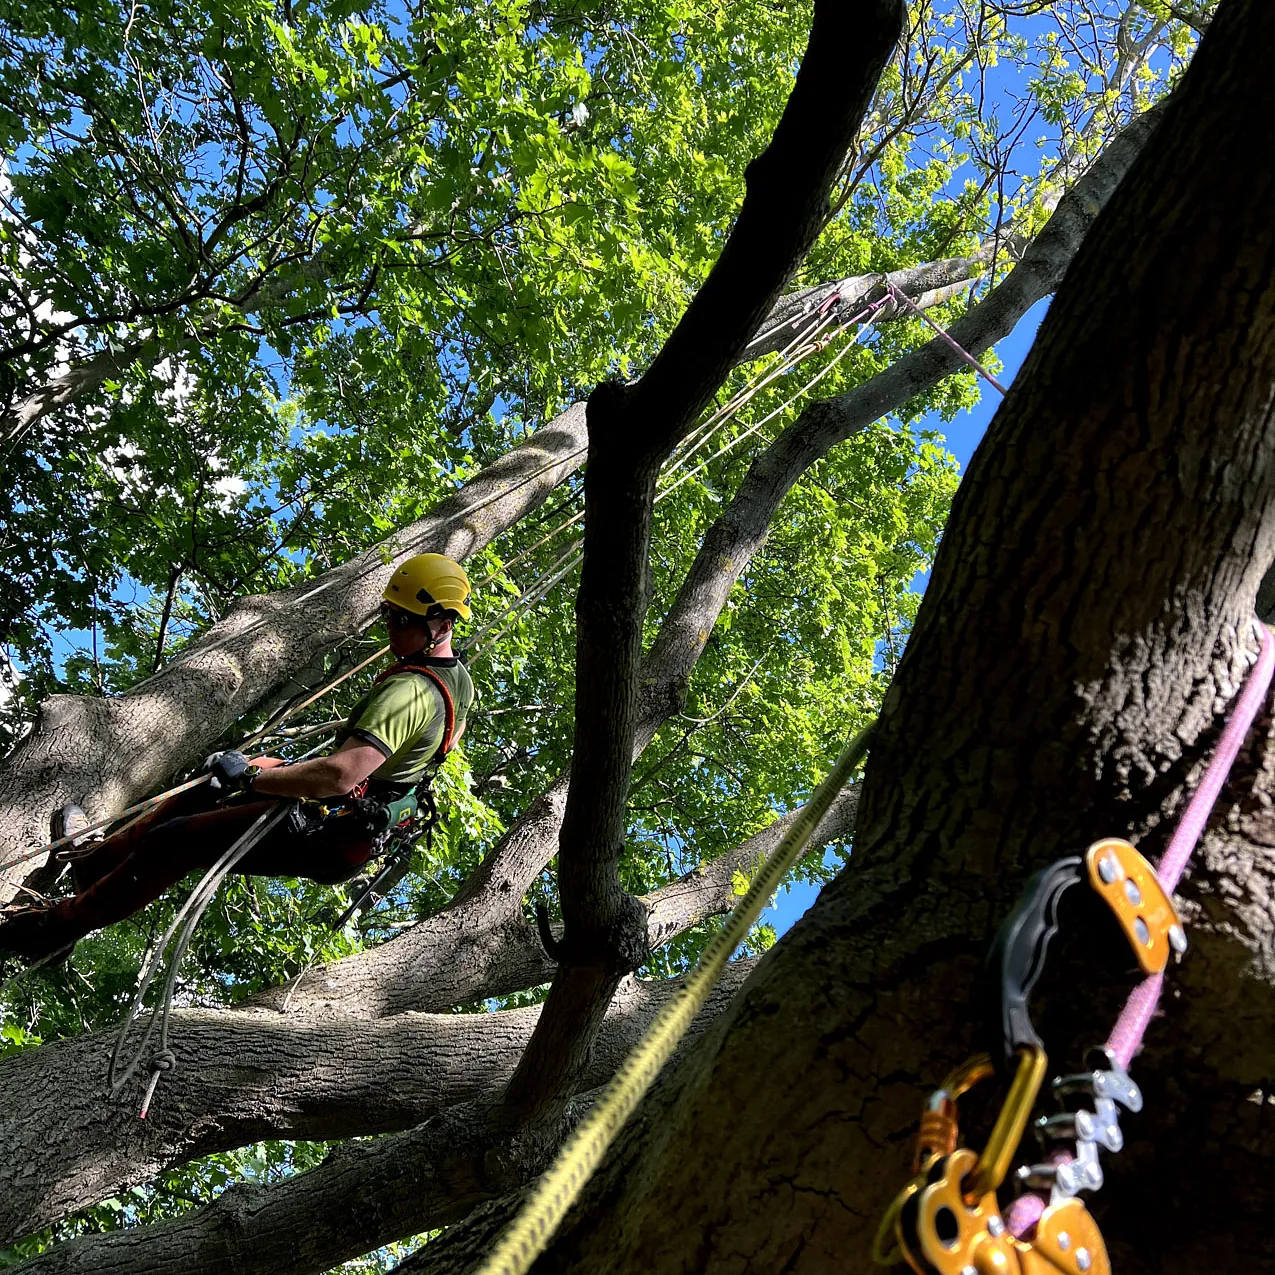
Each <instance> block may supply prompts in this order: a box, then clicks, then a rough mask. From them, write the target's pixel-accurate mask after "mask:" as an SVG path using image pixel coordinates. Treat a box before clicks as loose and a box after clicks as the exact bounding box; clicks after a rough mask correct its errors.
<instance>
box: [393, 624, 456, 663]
mask: <svg viewBox="0 0 1275 1275" xmlns="http://www.w3.org/2000/svg"><path fill="white" fill-rule="evenodd" d="M451 633H452V630H451V626H450V625H448V627H447V628H445V629H444V630H443V631H442V632H441V633H440V634H438V636H437V637H434V638H431V639H430V641H428V642H427V643H426V644H425V645H424V646H423V647H421V649H420V650H419V651H413V652H412V654H411V655H405V656H403V658H404V659H406V660H413V659H418V658H420V657H421V656H424V655H429V654H430V652H432V651H433V649H434V648H435V647H436V646H441V645H442V644H443V643H444V642H446V641H447V639H448V638H449V637H451Z"/></svg>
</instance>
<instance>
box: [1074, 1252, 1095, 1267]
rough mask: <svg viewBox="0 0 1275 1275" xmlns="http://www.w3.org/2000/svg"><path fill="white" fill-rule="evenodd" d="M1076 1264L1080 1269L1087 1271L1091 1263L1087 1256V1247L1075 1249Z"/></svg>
mask: <svg viewBox="0 0 1275 1275" xmlns="http://www.w3.org/2000/svg"><path fill="white" fill-rule="evenodd" d="M1076 1265H1077V1266H1079V1267H1080V1269H1081V1270H1082V1271H1087V1270H1088V1269H1089V1267H1090V1266H1091V1265H1092V1259H1091V1258H1090V1256H1089V1250H1088V1249H1087V1248H1078V1249H1077V1250H1076Z"/></svg>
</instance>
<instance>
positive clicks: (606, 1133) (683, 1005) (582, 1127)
mask: <svg viewBox="0 0 1275 1275" xmlns="http://www.w3.org/2000/svg"><path fill="white" fill-rule="evenodd" d="M872 730H873V726H871V725H869V726H866V727H864V729H863V730H861V731H860V732H859V734H858V735H856V736H855V737H854V739H852V740H851V741H850V743H849V744H847V745H846V748H845V751H844V752H843V753H842V754H841V756H840V757H839V758H838V759H837V764H836V765H835V766H834V767H833V768H832V769H831V770H830V771H829V772H828V774H827V775H826V776H824V779H823V781H822V782H821V783H820V784H819V786H818V787H817V788H816V789H815V791H814V793H813V794H812V795H811V798H810V800H809V801H808V802H807V803H806V804H805V806H804V807H802V810H801V813H800V815H799V816H798V817H797V818H796V819H795V820H794V821H793V824H792V826H791V827H790V828H789V829H788V831H787V832H786V833H784V836H783V839H782V840H781V841H780V842H779V844H778V845H777V846H776V847H775V848H774V850H773V851H771V854H770V857H769V858H768V859H767V860H766V862H765V863H764V864H763V865H762V867H761V870H760V871H759V872H758V874H757V876H756V877H754V878H753V883H752V885H751V886H750V887H749V889H748V893H747V894H745V895H744V897H743V898H742V899H740V901H739V903H738V904H736V906H735V910H734V911H733V912H732V913H731V914H730V917H729V918H728V920H727V922H726V925H725V926H724V927H723V928H722V929H721V930H720V931H719V932H718V934H717V936H716V937H715V938H714V939H713V941H712V942H711V943H710V944H709V945H708V947H707V948H705V950H704V954H703V955H702V956H701V957H700V959H699V963H698V964H697V965H696V966H695V968H694V969H693V970H692V971H691V972H690V973H689V974H688V975H687V976H686V978H685V979H683V980H682V985H681V987H679V988H678V990H677V992H676V993H675V994H674V996H673V999H672V1000H671V1001H669V1002H668V1004H666V1005H665V1006H664V1008H663V1009H662V1010H660V1012H659V1014H658V1015H656V1018H655V1021H654V1022H653V1023H652V1024H651V1026H650V1027H649V1028H648V1029H647V1032H646V1035H645V1036H643V1037H642V1039H641V1040H640V1041H639V1042H638V1043H637V1045H636V1047H635V1048H634V1050H633V1052H632V1053H631V1054H630V1055H629V1056H628V1058H626V1059H625V1061H624V1063H623V1064H622V1065H621V1067H620V1069H619V1071H617V1072H616V1074H615V1076H614V1078H613V1079H612V1080H611V1083H610V1084H609V1085H608V1086H607V1087H606V1089H605V1090H604V1091H603V1093H602V1096H601V1097H600V1098H599V1099H598V1101H597V1102H596V1103H595V1104H594V1106H593V1109H592V1110H591V1111H590V1112H589V1114H588V1115H587V1116H585V1118H584V1120H583V1121H581V1123H580V1124H579V1125H578V1126H577V1128H576V1130H575V1132H574V1133H573V1134H572V1135H571V1137H570V1138H569V1139H568V1140H567V1142H566V1144H565V1145H564V1146H563V1148H562V1150H561V1151H559V1152H558V1158H557V1159H556V1160H555V1161H554V1163H553V1164H552V1166H551V1167H550V1168H549V1169H548V1170H547V1171H546V1172H545V1173H544V1174H543V1175H542V1176H541V1178H540V1180H539V1182H537V1183H536V1185H535V1187H534V1188H533V1189H532V1192H531V1195H530V1197H529V1198H528V1199H527V1201H526V1203H525V1204H524V1205H523V1207H522V1209H521V1210H520V1211H519V1213H518V1216H517V1217H516V1218H515V1219H514V1220H513V1222H512V1223H511V1224H510V1226H509V1229H508V1230H507V1231H506V1232H505V1233H504V1234H503V1235H502V1236H501V1237H500V1240H499V1242H498V1243H497V1244H496V1247H495V1248H494V1249H493V1250H492V1252H491V1253H490V1254H489V1256H488V1257H487V1260H486V1261H485V1262H484V1263H483V1264H482V1266H481V1267H479V1269H478V1275H524V1273H525V1272H526V1271H527V1270H529V1269H530V1267H531V1264H532V1262H534V1261H535V1260H536V1258H537V1257H538V1256H539V1255H540V1254H541V1253H542V1252H544V1249H545V1246H546V1245H547V1244H548V1243H549V1240H550V1239H551V1238H552V1236H553V1233H554V1231H556V1230H557V1229H558V1224H559V1223H560V1222H561V1221H562V1219H563V1217H564V1216H565V1215H566V1212H567V1210H568V1209H569V1208H570V1207H571V1206H572V1204H574V1203H575V1201H576V1199H577V1198H578V1197H579V1195H580V1192H581V1191H582V1190H583V1189H584V1185H585V1183H586V1182H588V1180H589V1178H590V1177H592V1175H593V1172H594V1170H595V1169H596V1168H597V1167H598V1165H599V1164H601V1163H602V1157H603V1156H604V1155H605V1154H606V1151H607V1148H608V1147H609V1146H610V1145H611V1143H612V1142H613V1141H614V1140H615V1136H616V1134H618V1133H619V1132H620V1129H621V1128H622V1127H623V1126H624V1122H625V1121H626V1120H627V1119H628V1118H629V1116H630V1115H632V1113H633V1111H634V1109H635V1108H636V1107H637V1105H638V1103H639V1102H640V1101H641V1100H642V1098H643V1096H644V1095H645V1094H646V1091H647V1090H648V1089H649V1088H650V1087H651V1085H652V1084H653V1083H654V1081H655V1077H656V1076H657V1075H658V1074H659V1072H660V1068H661V1067H663V1066H664V1064H665V1063H666V1062H667V1061H668V1059H669V1057H670V1056H671V1055H672V1053H673V1051H674V1050H675V1049H676V1048H677V1045H678V1042H679V1041H680V1040H681V1039H682V1037H683V1036H684V1035H685V1034H686V1030H687V1028H688V1027H690V1025H691V1022H692V1020H693V1019H694V1017H695V1015H696V1014H698V1013H699V1011H700V1009H701V1008H702V1007H703V1005H704V1002H705V1000H707V998H708V994H709V992H711V991H712V989H713V985H714V984H715V983H716V982H717V979H718V976H719V975H720V974H721V972H722V969H723V967H724V966H725V965H726V962H727V961H728V960H729V959H730V955H731V953H732V952H733V951H734V950H735V948H736V947H738V946H739V944H740V943H741V942H742V941H743V939H744V938H745V936H746V935H747V934H748V931H749V929H750V928H751V926H752V924H753V922H754V921H756V920H757V918H758V916H760V915H761V911H762V908H763V907H765V904H766V900H767V899H768V898H770V896H771V895H772V894H773V893H774V892H775V890H776V889H777V888H778V887H779V884H780V882H781V881H782V880H783V878H784V876H785V875H786V874H787V872H788V870H789V868H791V867H792V865H793V864H794V863H796V861H797V860H798V859H799V858H800V857H801V854H802V852H803V851H804V850H805V848H806V843H807V842H808V841H809V840H810V838H811V836H812V835H813V833H814V831H815V828H816V827H817V826H818V824H819V821H820V820H821V819H822V818H823V817H824V815H826V814H827V813H828V809H829V807H830V806H831V805H832V803H833V800H834V799H835V797H836V795H837V793H839V792H840V791H841V789H842V788H843V787H844V786H845V784H846V782H847V781H848V780H849V778H850V776H851V775H852V774H853V773H854V770H855V768H856V767H857V766H858V765H859V763H860V762H861V761H862V760H863V757H864V754H865V753H866V752H867V751H868V743H869V741H870V739H871V735H872Z"/></svg>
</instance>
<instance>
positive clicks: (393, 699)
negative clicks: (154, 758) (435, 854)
mask: <svg viewBox="0 0 1275 1275" xmlns="http://www.w3.org/2000/svg"><path fill="white" fill-rule="evenodd" d="M469 593H470V586H469V579H468V577H467V576H466V575H465V572H464V570H463V569H462V568H461V567H460V565H459V564H458V563H456V562H453V561H452V560H451V559H450V558H446V557H444V556H443V555H442V554H437V553H424V554H420V555H418V556H416V557H414V558H409V559H408V560H407V561H406V562H404V563H403V565H402V566H400V567H399V568H398V570H397V571H395V573H394V574H393V576H391V578H390V581H389V584H387V585H386V587H385V592H384V593H383V594H382V598H383V601H382V603H381V615H382V617H383V618H384V620H385V623H386V627H387V628H388V630H389V644H390V649H391V651H393V653H394V655H395V656H396V662H395V663H394V664H393V665H391V667H390V668H389V669H387V670H386V671H385V672H384V673H382V674H381V676H380V677H378V678H377V680H376V683H375V684H374V685H373V687H372V689H371V690H370V691H369V692H368V693H367V694H366V695H365V696H364V697H363V698H362V699H361V700H360V701H359V702H358V703H357V704H356V705H355V706H354V710H353V712H351V714H350V716H349V718H348V719H347V721H346V723H345V726H344V727H343V729H342V732H341V734H340V735H339V736H338V745H339V746H338V747H337V749H336V750H335V751H334V752H332V753H330V754H328V755H327V756H325V757H315V758H312V759H310V760H308V761H299V762H293V763H288V762H285V761H282V760H281V759H279V758H275V757H257V758H253V759H251V760H250V759H249V758H247V757H245V756H244V755H243V754H242V753H239V752H224V753H214V754H213V756H212V757H210V758H209V759H208V761H207V762H205V763H204V765H205V768H206V769H208V770H210V771H211V773H212V781H211V783H210V784H207V785H203V786H201V787H199V788H194V789H191V790H190V791H188V792H185V793H182V794H180V795H179V796H176V797H173V798H171V799H170V800H168V801H166V802H164V803H163V804H162V805H161V806H159V807H158V808H157V809H156V810H154V811H153V812H151V813H150V814H147V815H146V816H145V817H143V818H142V819H139V820H138V821H137V822H136V823H135V824H132V825H128V826H126V827H125V828H124V829H121V830H120V831H119V832H118V833H116V834H114V835H112V836H108V837H107V838H106V839H105V840H103V841H102V842H101V843H100V844H98V845H97V846H96V847H94V848H93V849H92V850H91V851H89V852H88V853H86V854H84V855H83V856H82V857H79V858H77V859H76V860H75V861H74V865H73V870H72V882H73V885H74V888H75V890H76V893H75V894H73V895H71V896H70V897H68V898H63V899H58V900H56V901H55V902H52V903H44V904H40V905H38V906H34V907H28V906H23V907H18V908H13V909H10V910H9V911H8V912H7V913H6V914H5V916H4V918H3V920H0V951H7V952H12V953H16V954H17V955H19V956H21V957H23V958H25V959H27V960H31V961H34V960H39V959H41V958H42V957H48V956H51V955H52V954H55V953H57V954H60V953H61V952H62V951H63V950H65V952H67V953H68V954H69V952H70V950H71V948H72V947H73V946H74V944H75V942H76V940H77V939H79V938H81V937H83V936H84V935H85V934H87V933H89V931H91V930H96V929H100V928H102V927H103V926H105V925H111V924H113V923H114V922H116V921H120V920H123V919H124V918H125V917H127V916H131V915H132V914H133V913H134V912H137V911H139V910H140V909H141V908H143V907H145V906H146V905H147V904H148V903H150V902H152V901H153V900H155V899H157V898H158V897H159V896H160V895H161V894H162V893H163V892H164V891H165V890H166V889H167V888H168V887H169V886H171V885H173V884H175V883H176V882H177V881H180V880H181V878H182V877H184V876H186V875H187V874H188V873H189V872H191V871H192V870H194V869H195V868H207V867H211V866H212V865H213V864H214V863H215V862H216V861H217V860H218V859H219V858H220V857H221V855H222V854H223V853H224V852H225V851H226V850H227V849H228V848H229V847H230V846H231V845H233V844H234V842H235V841H236V840H237V839H238V838H239V837H241V836H242V835H243V834H244V833H245V832H247V831H248V829H249V828H250V827H251V826H252V825H253V824H254V823H255V822H256V820H257V819H259V818H260V817H261V815H262V814H263V813H265V812H266V811H268V810H270V809H271V808H272V807H273V806H274V805H275V804H276V802H278V801H279V800H280V799H288V798H292V799H296V805H295V807H294V809H293V810H292V811H291V812H290V814H289V815H288V816H286V817H285V818H284V819H283V820H282V822H280V823H278V824H277V825H275V827H274V828H273V829H271V831H270V832H268V833H267V834H266V835H265V836H264V837H263V839H262V841H261V842H260V843H259V844H258V845H256V846H254V847H253V848H252V849H251V850H250V851H249V852H248V853H247V855H246V856H245V857H244V858H243V859H242V860H241V861H240V862H239V864H238V865H237V866H236V867H235V869H234V871H236V872H239V873H243V874H245V875H261V876H298V877H308V878H310V879H311V880H313V881H318V882H320V883H321V884H324V885H335V884H337V883H339V882H342V881H346V880H348V879H349V878H350V877H352V876H354V875H355V873H356V872H357V871H358V870H359V868H360V867H362V866H363V864H365V863H367V862H368V860H369V859H372V858H374V857H375V856H376V855H377V854H378V853H380V849H381V846H382V844H383V842H384V840H385V836H384V835H383V834H380V835H378V833H377V832H375V831H374V830H373V827H374V823H375V821H374V820H371V819H370V818H369V810H375V809H376V808H378V807H380V808H384V807H386V806H388V805H389V804H390V803H392V802H401V801H403V799H404V798H408V797H411V796H413V795H414V794H415V792H416V790H417V789H418V788H419V789H420V790H421V797H422V805H423V806H426V807H427V808H429V809H431V810H432V801H431V800H430V798H429V797H428V785H429V776H430V773H431V770H432V768H433V766H434V765H435V763H437V762H441V761H442V759H443V758H444V757H445V756H446V754H447V752H448V751H449V750H450V749H451V748H452V747H454V746H455V744H456V743H457V742H458V741H459V740H460V737H461V735H462V734H464V731H465V720H466V717H467V716H468V713H469V709H470V706H471V705H472V703H473V701H474V685H473V683H472V682H471V681H470V678H469V673H468V671H467V670H466V668H465V666H464V665H463V664H462V663H461V662H460V660H459V658H458V657H457V656H456V654H455V653H454V652H453V650H452V630H453V626H454V625H455V623H456V621H457V620H468V619H469V614H470V611H469ZM210 796H211V797H212V798H213V800H214V802H215V803H216V804H212V805H211V806H210V801H209V798H210ZM262 798H264V799H265V800H262ZM56 823H61V825H62V832H63V835H74V834H75V832H76V830H77V828H83V827H87V826H88V818H87V816H86V815H85V813H84V811H83V810H81V809H80V808H79V807H78V806H64V807H63V808H62V809H61V810H60V811H59V812H58V815H57V817H56V819H55V824H56Z"/></svg>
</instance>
